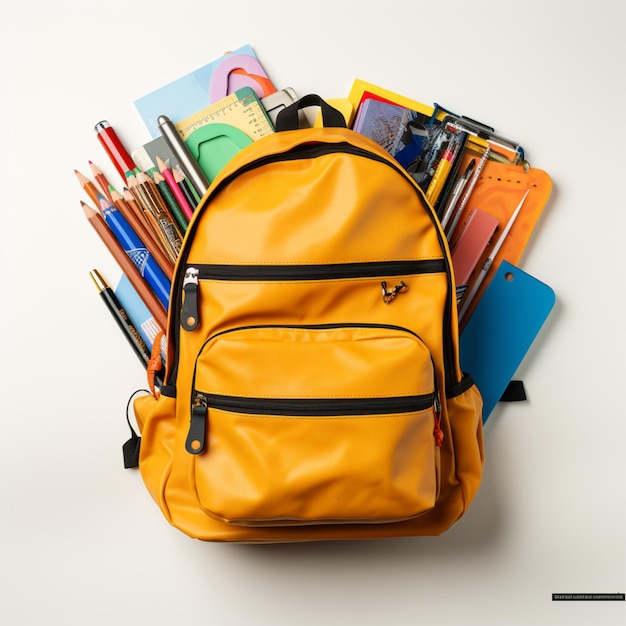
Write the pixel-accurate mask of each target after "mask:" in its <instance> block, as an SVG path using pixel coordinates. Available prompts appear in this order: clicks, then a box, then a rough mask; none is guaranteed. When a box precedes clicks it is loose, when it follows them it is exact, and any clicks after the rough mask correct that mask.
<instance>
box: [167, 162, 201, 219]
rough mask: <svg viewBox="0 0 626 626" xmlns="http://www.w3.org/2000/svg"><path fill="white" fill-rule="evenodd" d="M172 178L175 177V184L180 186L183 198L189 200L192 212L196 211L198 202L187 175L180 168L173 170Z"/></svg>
mask: <svg viewBox="0 0 626 626" xmlns="http://www.w3.org/2000/svg"><path fill="white" fill-rule="evenodd" d="M172 176H174V182H175V183H176V184H177V185H178V187H179V189H180V190H181V192H182V194H183V196H185V199H186V200H187V203H188V204H189V206H190V207H191V210H192V212H193V211H195V210H196V207H197V206H198V200H197V198H196V197H195V195H194V192H193V189H192V188H191V187H190V185H189V183H188V182H187V179H186V178H185V175H184V174H183V173H182V172H181V171H180V168H179V167H175V168H173V169H172Z"/></svg>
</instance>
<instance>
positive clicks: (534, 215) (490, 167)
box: [450, 155, 552, 328]
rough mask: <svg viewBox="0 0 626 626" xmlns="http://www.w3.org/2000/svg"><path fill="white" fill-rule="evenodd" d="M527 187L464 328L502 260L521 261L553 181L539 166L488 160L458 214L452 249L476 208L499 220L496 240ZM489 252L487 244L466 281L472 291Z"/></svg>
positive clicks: (478, 291) (467, 314)
mask: <svg viewBox="0 0 626 626" xmlns="http://www.w3.org/2000/svg"><path fill="white" fill-rule="evenodd" d="M463 158H464V159H465V160H466V161H467V162H469V160H470V158H471V156H468V155H465V156H464V157H463ZM461 167H462V168H463V167H465V163H462V164H461ZM527 189H530V193H529V194H528V197H527V198H526V200H525V202H524V204H523V206H522V209H521V210H520V213H519V215H518V217H517V219H516V220H515V222H514V223H513V225H512V227H511V230H510V231H509V233H508V235H507V237H506V239H505V240H504V242H503V244H502V247H501V248H500V249H499V251H498V254H497V255H496V256H495V258H494V259H493V264H492V266H491V268H490V270H489V272H488V274H487V275H486V276H485V278H484V280H483V282H482V284H481V285H480V287H479V288H478V290H477V291H476V294H475V296H474V298H473V301H472V303H471V304H470V306H469V308H468V309H467V312H466V314H465V316H464V318H463V320H462V322H461V328H464V327H465V326H466V324H467V323H468V320H470V319H471V316H472V315H473V312H474V310H475V308H476V305H477V304H478V302H480V300H481V299H482V297H483V295H484V293H485V291H486V289H487V287H488V286H489V283H490V281H491V280H492V278H493V276H494V275H495V273H496V271H497V270H498V268H499V266H500V263H501V262H502V261H503V259H506V260H507V261H508V262H509V263H512V264H513V265H517V264H519V262H520V259H521V258H522V254H523V252H524V249H525V248H526V245H527V244H528V241H529V240H530V237H531V235H532V232H533V230H534V228H535V226H536V225H537V222H538V221H539V218H540V217H541V214H542V212H543V209H544V208H545V206H546V204H547V202H548V200H549V198H550V194H551V192H552V180H551V178H550V176H548V174H547V173H546V172H544V171H543V170H540V169H537V168H532V167H531V168H525V167H524V166H522V165H512V164H508V163H499V162H497V161H487V162H486V164H485V167H484V168H483V171H482V173H481V176H480V178H479V179H478V181H477V183H476V186H475V187H474V190H473V192H472V195H471V196H470V199H469V202H468V203H467V205H466V207H465V208H464V210H463V213H462V214H461V215H460V217H459V220H458V226H457V228H456V230H455V232H454V235H453V236H452V239H451V241H450V245H451V247H452V248H454V246H455V244H456V242H457V238H458V234H460V233H461V232H463V228H464V225H465V223H466V222H467V220H468V219H469V217H470V215H471V213H472V211H473V210H474V209H476V208H479V209H480V210H481V211H484V212H486V213H488V214H489V215H492V216H493V217H495V218H496V219H497V220H498V230H497V231H496V234H495V236H494V239H496V240H497V238H498V233H499V232H502V231H503V230H504V228H505V227H506V225H507V223H508V222H509V219H510V218H511V216H512V215H513V212H514V211H515V208H516V206H517V204H518V203H519V201H520V199H521V197H522V196H523V194H524V192H525V191H526V190H527ZM489 253H490V249H489V247H487V249H486V250H485V252H484V253H483V255H482V256H481V258H480V259H479V260H478V262H477V264H476V270H475V271H474V272H473V273H472V275H471V276H470V279H469V281H468V283H467V291H468V292H469V291H471V289H472V287H473V285H474V282H475V281H476V280H477V278H478V275H479V272H480V268H482V266H483V264H484V262H485V260H486V259H487V257H488V256H489Z"/></svg>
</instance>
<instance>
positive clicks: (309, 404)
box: [185, 323, 443, 454]
mask: <svg viewBox="0 0 626 626" xmlns="http://www.w3.org/2000/svg"><path fill="white" fill-rule="evenodd" d="M256 328H299V329H309V330H328V329H333V328H384V329H390V330H398V331H402V332H405V333H408V334H410V335H413V336H414V337H416V338H417V339H420V336H419V335H418V334H417V333H416V332H414V331H412V330H410V329H408V328H404V327H402V326H395V325H393V324H367V323H362V324H358V323H346V324H279V325H267V324H259V325H254V326H245V327H239V328H230V329H228V330H223V331H221V332H219V333H216V334H215V335H213V336H212V337H209V338H208V339H207V340H206V341H205V343H204V344H203V346H202V348H201V350H202V349H204V346H206V345H207V344H208V343H209V342H210V341H213V340H215V339H217V338H218V337H220V336H222V335H228V334H230V333H233V332H239V331H241V330H246V329H256ZM420 341H421V339H420ZM431 363H432V367H433V385H434V391H433V392H432V393H426V394H420V395H412V396H395V397H384V398H302V399H301V398H249V397H243V396H228V395H221V394H211V393H204V392H202V391H198V390H197V389H196V388H195V384H196V383H195V381H196V372H195V369H194V374H193V383H192V386H193V389H192V396H191V417H190V421H189V431H188V433H187V440H186V442H185V449H186V450H187V452H189V453H190V454H200V453H202V452H203V451H204V449H205V447H206V439H207V426H208V417H209V409H210V408H212V409H221V410H224V411H231V412H235V413H236V412H239V413H250V414H253V415H267V414H269V415H276V416H279V417H281V416H282V417H285V416H294V417H332V416H340V415H349V416H363V415H386V414H389V413H396V414H397V413H411V412H413V411H423V410H425V409H427V408H429V407H432V408H433V413H434V417H435V427H434V429H433V437H434V439H435V445H436V446H437V447H439V446H441V442H442V441H443V431H442V430H441V396H440V394H439V383H438V380H437V372H436V369H435V363H434V361H432V356H431Z"/></svg>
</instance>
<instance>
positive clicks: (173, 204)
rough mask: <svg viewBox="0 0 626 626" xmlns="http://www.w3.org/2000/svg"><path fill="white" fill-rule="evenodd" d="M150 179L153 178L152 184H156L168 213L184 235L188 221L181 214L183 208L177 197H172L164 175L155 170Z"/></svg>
mask: <svg viewBox="0 0 626 626" xmlns="http://www.w3.org/2000/svg"><path fill="white" fill-rule="evenodd" d="M152 180H154V184H155V185H156V186H157V189H158V190H159V193H160V194H161V198H163V201H164V202H165V204H167V206H168V207H169V210H170V213H171V214H172V216H173V217H174V220H176V224H177V225H178V228H179V230H180V231H181V233H182V234H183V235H184V234H185V231H186V230H187V224H188V223H189V222H188V220H187V218H186V217H185V215H184V214H183V210H182V208H181V206H180V204H179V203H178V201H177V199H176V198H175V197H174V194H173V193H172V190H171V188H170V186H169V185H168V184H167V181H166V180H165V177H164V176H163V174H161V172H157V171H155V172H154V174H153V178H152Z"/></svg>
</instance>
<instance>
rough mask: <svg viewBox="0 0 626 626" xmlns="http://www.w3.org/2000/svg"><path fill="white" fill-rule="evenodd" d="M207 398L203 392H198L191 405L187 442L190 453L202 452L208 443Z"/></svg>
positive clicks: (186, 447)
mask: <svg viewBox="0 0 626 626" xmlns="http://www.w3.org/2000/svg"><path fill="white" fill-rule="evenodd" d="M207 414H208V409H207V400H206V398H205V397H204V395H202V394H201V393H196V394H195V397H194V400H193V405H192V407H191V422H190V424H189V433H188V434H187V441H186V442H185V449H186V450H187V452H189V454H200V453H201V452H203V451H204V448H205V445H206V426H207Z"/></svg>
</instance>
